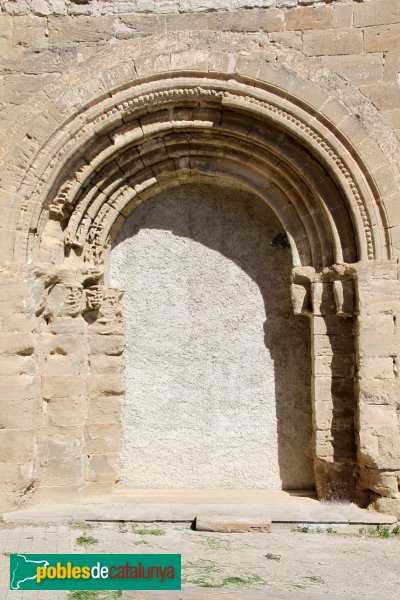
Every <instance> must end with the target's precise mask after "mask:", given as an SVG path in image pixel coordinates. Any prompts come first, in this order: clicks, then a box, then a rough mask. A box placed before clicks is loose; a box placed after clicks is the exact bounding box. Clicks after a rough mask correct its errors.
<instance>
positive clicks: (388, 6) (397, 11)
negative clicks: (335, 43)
mask: <svg viewBox="0 0 400 600" xmlns="http://www.w3.org/2000/svg"><path fill="white" fill-rule="evenodd" d="M399 21H400V4H399V3H398V1H397V0H378V1H376V2H365V3H363V4H355V5H354V27H369V26H371V25H386V24H388V23H398V22H399Z"/></svg>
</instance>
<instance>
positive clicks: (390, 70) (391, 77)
mask: <svg viewBox="0 0 400 600" xmlns="http://www.w3.org/2000/svg"><path fill="white" fill-rule="evenodd" d="M399 65H400V50H395V51H389V52H386V53H385V65H384V70H383V79H384V80H385V81H386V82H387V83H396V82H397V77H398V75H399Z"/></svg>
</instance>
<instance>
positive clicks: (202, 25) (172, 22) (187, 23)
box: [165, 13, 209, 32]
mask: <svg viewBox="0 0 400 600" xmlns="http://www.w3.org/2000/svg"><path fill="white" fill-rule="evenodd" d="M208 19H209V14H208V13H205V14H199V15H196V18H195V19H194V18H193V15H191V14H180V15H167V16H166V19H165V23H166V30H167V32H168V31H198V30H206V29H208Z"/></svg>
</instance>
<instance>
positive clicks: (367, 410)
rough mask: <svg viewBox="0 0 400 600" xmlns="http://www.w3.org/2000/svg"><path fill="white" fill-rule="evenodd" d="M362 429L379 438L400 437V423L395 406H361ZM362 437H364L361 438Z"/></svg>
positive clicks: (360, 419)
mask: <svg viewBox="0 0 400 600" xmlns="http://www.w3.org/2000/svg"><path fill="white" fill-rule="evenodd" d="M359 421H360V429H361V430H363V431H368V432H369V433H370V435H374V436H377V437H385V438H386V437H395V436H396V435H399V433H400V432H399V421H398V418H397V412H396V407H395V406H388V405H384V406H378V405H374V404H362V405H360V416H359ZM361 437H362V436H361Z"/></svg>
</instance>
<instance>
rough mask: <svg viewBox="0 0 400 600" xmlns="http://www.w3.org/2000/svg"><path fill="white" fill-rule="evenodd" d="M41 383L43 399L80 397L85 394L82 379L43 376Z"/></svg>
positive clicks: (83, 380)
mask: <svg viewBox="0 0 400 600" xmlns="http://www.w3.org/2000/svg"><path fill="white" fill-rule="evenodd" d="M42 381H43V397H44V398H45V399H47V398H48V399H51V398H70V397H71V396H75V397H77V396H80V395H84V394H85V378H84V377H72V376H71V377H68V376H64V377H62V376H60V377H58V376H45V377H43V379H42Z"/></svg>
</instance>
